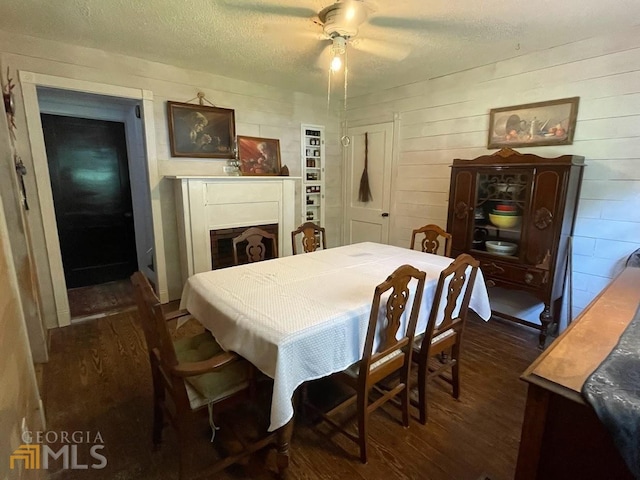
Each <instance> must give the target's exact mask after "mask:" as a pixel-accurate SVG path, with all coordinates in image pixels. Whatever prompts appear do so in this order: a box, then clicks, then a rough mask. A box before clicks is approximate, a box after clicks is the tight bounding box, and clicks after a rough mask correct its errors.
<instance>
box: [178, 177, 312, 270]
mask: <svg viewBox="0 0 640 480" xmlns="http://www.w3.org/2000/svg"><path fill="white" fill-rule="evenodd" d="M168 178H172V179H174V180H175V193H176V210H177V216H178V228H179V242H180V256H181V266H182V277H183V281H186V279H187V278H188V277H189V276H191V275H193V274H195V273H199V272H206V271H208V270H211V244H210V232H211V230H218V229H223V228H235V227H251V226H254V225H262V224H270V223H275V224H278V238H279V241H278V255H279V256H286V255H291V253H292V252H291V243H290V242H288V241H287V238H288V237H289V236H290V232H291V231H293V230H295V228H296V224H295V218H296V217H295V212H296V210H295V184H296V181H299V180H300V178H298V177H276V176H273V177H266V176H265V177H258V176H255V177H230V176H220V177H194V176H175V177H168Z"/></svg>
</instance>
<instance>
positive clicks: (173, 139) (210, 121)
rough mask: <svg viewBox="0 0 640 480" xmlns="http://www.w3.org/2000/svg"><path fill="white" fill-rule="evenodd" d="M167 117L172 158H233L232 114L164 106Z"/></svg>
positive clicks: (176, 104) (205, 108)
mask: <svg viewBox="0 0 640 480" xmlns="http://www.w3.org/2000/svg"><path fill="white" fill-rule="evenodd" d="M167 116H168V119H169V144H170V146H171V156H173V157H200V158H233V156H234V151H233V140H234V138H235V135H236V132H235V128H236V127H235V112H234V110H231V109H229V108H218V107H209V106H207V105H194V104H191V103H179V102H167Z"/></svg>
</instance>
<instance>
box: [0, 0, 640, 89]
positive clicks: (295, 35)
mask: <svg viewBox="0 0 640 480" xmlns="http://www.w3.org/2000/svg"><path fill="white" fill-rule="evenodd" d="M331 3H333V1H332V0H254V1H243V0H227V1H215V0H189V1H178V0H146V1H144V0H55V1H42V0H2V2H0V29H1V30H5V31H7V32H17V33H22V34H26V35H32V36H36V37H42V38H46V39H52V40H58V41H61V42H66V43H71V44H77V45H83V46H87V47H94V48H99V49H102V50H106V51H111V52H117V53H121V54H125V55H131V56H135V57H139V58H145V59H149V60H154V61H158V62H162V63H167V64H171V65H177V66H180V67H184V68H188V69H194V70H202V71H209V72H213V73H216V74H219V75H224V76H228V77H233V78H238V79H245V80H248V81H252V82H261V83H266V84H272V85H277V86H282V87H287V88H291V89H295V90H299V91H305V92H310V93H315V94H323V93H324V92H325V91H326V88H327V86H326V82H327V70H326V68H327V63H328V61H329V59H328V57H327V53H326V46H327V45H328V44H329V43H330V42H329V41H328V40H322V36H321V34H322V27H321V26H319V25H317V24H315V23H314V22H313V21H312V20H311V17H313V14H314V13H317V12H319V11H320V10H321V9H322V8H324V7H326V6H328V5H330V4H331ZM364 3H365V4H366V5H367V6H368V9H369V16H368V20H367V21H366V22H365V23H364V24H363V25H362V26H361V27H360V31H359V33H358V35H357V36H356V37H355V39H354V41H355V42H356V43H359V45H358V44H356V45H354V46H353V48H351V47H350V48H349V49H348V59H349V91H350V93H351V94H352V95H354V94H357V93H364V92H369V91H377V90H380V89H384V88H388V87H391V86H397V85H403V84H407V83H411V82H414V81H417V80H422V79H426V78H432V77H437V76H441V75H444V74H447V73H451V72H456V71H460V70H464V69H468V68H472V67H475V66H480V65H484V64H487V63H491V62H494V61H497V60H501V59H506V58H511V57H515V56H518V55H522V54H524V53H528V52H531V51H535V50H542V49H545V48H549V47H552V46H556V45H561V44H565V43H569V42H572V41H575V40H580V39H583V38H588V37H592V36H596V35H601V34H605V33H611V32H615V31H617V30H619V29H621V28H625V27H629V26H632V25H634V24H637V23H638V19H640V1H639V0H609V1H608V2H604V1H595V0H533V1H531V0H527V1H524V0H510V1H506V0H458V1H453V0H449V1H448V2H445V1H443V0H393V1H391V0H375V1H374V0H364ZM358 47H359V48H358ZM356 48H358V49H356ZM1 49H2V48H1V47H0V50H1ZM322 52H325V53H324V55H325V56H322V55H321V53H322ZM403 56H404V57H405V58H404V59H402V60H398V59H397V58H399V57H403ZM388 57H394V59H389V58H388ZM319 59H320V61H319Z"/></svg>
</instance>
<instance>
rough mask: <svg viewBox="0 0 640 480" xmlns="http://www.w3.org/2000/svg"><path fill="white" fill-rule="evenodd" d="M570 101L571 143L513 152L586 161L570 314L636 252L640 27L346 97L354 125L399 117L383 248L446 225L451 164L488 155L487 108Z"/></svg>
mask: <svg viewBox="0 0 640 480" xmlns="http://www.w3.org/2000/svg"><path fill="white" fill-rule="evenodd" d="M514 54H515V52H514ZM354 81H355V80H354ZM573 96H579V97H580V105H579V111H578V123H577V127H576V134H575V138H574V143H573V145H566V146H548V147H537V148H533V149H531V148H529V149H525V148H523V149H520V150H521V151H525V152H526V151H530V152H532V153H536V154H538V155H544V156H558V155H562V154H568V153H573V154H577V155H584V156H585V158H586V160H585V161H586V163H587V167H586V169H585V177H584V181H583V185H582V193H581V197H580V206H579V212H578V221H577V225H576V230H575V236H574V239H573V247H574V258H573V279H574V288H573V307H574V308H573V313H574V316H575V315H577V314H578V313H579V312H580V311H581V310H582V309H583V308H584V307H585V306H586V305H587V304H588V303H589V302H590V301H591V300H592V299H593V298H594V297H595V295H596V294H597V293H598V292H599V291H600V290H601V289H602V288H603V287H604V286H605V285H606V284H607V283H608V282H609V281H610V279H611V278H612V277H613V276H614V275H615V274H616V273H617V272H618V271H620V269H621V268H622V266H623V265H624V262H625V261H626V259H627V257H628V256H629V254H630V253H631V252H633V251H634V250H635V249H637V248H638V247H640V28H637V27H636V28H632V29H629V30H626V31H621V32H612V34H611V35H607V36H602V37H595V38H591V39H586V40H583V41H579V42H575V43H570V44H566V45H561V46H558V47H555V48H550V49H547V50H543V51H540V52H535V53H531V54H527V55H521V56H517V57H514V58H512V59H509V60H505V61H502V62H498V63H493V64H489V65H485V66H482V67H478V68H472V69H469V70H465V71H462V72H458V73H452V74H450V75H444V76H441V77H437V78H432V79H428V80H424V81H422V82H418V83H414V84H410V85H405V86H402V87H397V88H392V89H389V90H385V91H383V92H376V93H373V94H370V95H365V96H360V97H357V98H353V99H350V101H349V111H348V121H349V125H351V126H356V125H368V124H373V123H380V122H381V121H391V120H392V119H393V115H394V114H398V115H399V118H400V123H399V131H400V135H399V139H398V156H397V158H398V165H397V175H396V177H395V178H394V179H393V185H394V186H395V188H394V191H393V194H392V195H393V196H392V212H391V219H392V228H391V237H390V243H392V244H394V245H399V246H406V245H408V244H409V241H410V236H411V230H412V229H413V228H415V227H416V226H419V225H424V224H426V223H437V224H440V225H446V218H447V216H446V212H447V208H448V205H447V203H448V193H449V176H450V169H449V165H450V164H451V162H452V160H453V159H454V158H469V159H470V158H474V157H476V156H478V155H481V154H485V153H486V152H487V148H486V145H487V129H488V124H489V110H490V109H491V108H497V107H504V106H509V105H518V104H523V103H529V102H538V101H544V100H552V99H557V98H566V97H573Z"/></svg>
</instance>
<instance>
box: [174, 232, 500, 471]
mask: <svg viewBox="0 0 640 480" xmlns="http://www.w3.org/2000/svg"><path fill="white" fill-rule="evenodd" d="M452 261H453V259H452V258H449V257H445V256H440V255H433V254H429V253H424V252H421V251H417V250H411V249H408V248H403V247H398V246H393V245H386V244H379V243H373V242H363V243H355V244H351V245H345V246H340V247H334V248H329V249H324V250H318V251H315V252H310V253H305V254H299V255H293V256H287V257H281V258H275V259H271V260H266V261H262V262H253V263H248V264H244V265H239V266H234V267H228V268H224V269H217V270H212V271H207V272H202V273H197V274H195V275H192V276H191V277H189V278H188V279H187V282H186V284H185V286H184V289H183V292H182V298H181V303H180V308H183V309H186V310H188V311H189V313H190V314H191V315H192V316H193V317H195V318H196V319H197V320H198V321H199V322H200V323H201V324H202V325H203V326H204V327H205V328H207V329H208V330H210V331H211V333H212V334H213V335H214V336H215V338H216V340H217V341H218V343H219V344H220V345H221V346H222V347H223V348H224V349H225V350H228V351H234V352H236V353H238V354H240V355H241V356H242V357H244V358H246V359H247V360H248V361H249V362H251V363H252V364H253V365H255V366H256V367H257V368H258V369H259V370H260V371H262V372H263V373H264V374H265V375H267V376H268V377H270V378H272V379H273V392H272V399H271V413H270V426H269V431H274V430H278V431H279V433H280V432H281V433H282V435H281V438H280V439H279V447H278V453H279V454H280V457H286V458H280V459H279V465H280V464H285V463H286V464H288V448H289V440H290V436H291V431H292V423H293V422H292V419H293V416H294V405H293V396H294V392H295V390H296V388H297V387H298V386H300V385H301V384H303V383H304V382H307V381H310V380H315V379H318V378H322V377H327V376H329V375H331V374H333V373H336V372H340V371H343V370H345V369H346V368H348V367H349V366H350V365H352V364H354V363H356V362H357V361H358V360H360V359H361V358H362V352H363V347H364V341H365V338H366V333H367V328H368V319H369V314H370V311H371V304H372V300H373V294H374V290H375V287H376V286H377V285H379V284H380V283H382V282H383V281H384V280H386V278H387V277H388V276H389V275H390V274H391V273H392V272H393V271H395V270H396V269H397V268H398V267H399V266H401V265H404V264H409V265H412V266H414V267H415V268H417V269H419V270H422V271H424V272H425V273H426V282H425V287H424V292H423V295H422V303H421V306H420V315H419V317H418V323H417V326H416V335H419V334H421V333H423V332H424V331H425V330H426V326H427V320H428V318H429V313H430V311H431V306H432V304H433V302H434V296H435V291H436V286H437V283H438V279H439V275H440V272H441V271H442V270H443V269H445V268H446V267H447V266H449V265H450V264H451V262H452ZM469 307H470V308H471V309H472V310H474V311H475V312H476V313H477V314H478V315H479V316H480V317H481V318H482V319H484V320H488V319H489V318H490V317H491V307H490V304H489V297H488V294H487V289H486V285H485V282H484V278H483V276H482V272H481V271H478V275H477V277H476V281H475V284H474V286H473V290H472V294H471V299H470V303H469ZM374 348H375V346H374Z"/></svg>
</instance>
